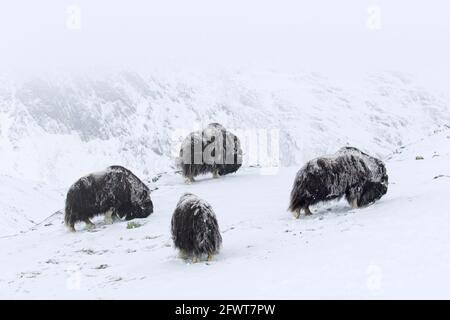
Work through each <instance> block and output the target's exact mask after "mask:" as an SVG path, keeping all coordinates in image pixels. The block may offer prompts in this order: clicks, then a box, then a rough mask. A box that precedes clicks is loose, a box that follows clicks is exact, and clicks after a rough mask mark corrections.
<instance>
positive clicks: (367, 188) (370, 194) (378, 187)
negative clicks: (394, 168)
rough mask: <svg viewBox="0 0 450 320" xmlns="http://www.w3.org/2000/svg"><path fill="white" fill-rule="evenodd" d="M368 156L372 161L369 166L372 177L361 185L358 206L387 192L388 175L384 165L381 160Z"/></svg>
mask: <svg viewBox="0 0 450 320" xmlns="http://www.w3.org/2000/svg"><path fill="white" fill-rule="evenodd" d="M370 158H371V161H372V163H373V165H372V166H371V171H372V178H371V179H370V180H369V181H367V182H366V183H365V184H364V185H363V187H362V190H361V194H360V196H359V199H358V206H365V205H368V204H370V203H372V202H374V201H376V200H378V199H380V198H381V197H382V196H383V195H385V194H386V193H387V189H388V183H389V177H388V175H387V173H386V167H385V165H384V163H383V162H382V161H381V160H379V159H376V158H372V157H370Z"/></svg>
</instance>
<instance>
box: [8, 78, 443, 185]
mask: <svg viewBox="0 0 450 320" xmlns="http://www.w3.org/2000/svg"><path fill="white" fill-rule="evenodd" d="M7 79H8V80H2V81H0V154H1V157H2V163H1V164H2V165H1V166H0V173H3V174H8V175H13V176H17V177H20V178H22V179H31V180H35V181H46V182H51V183H52V184H58V185H59V186H61V187H65V186H67V185H69V184H71V183H72V182H73V181H74V180H75V179H77V178H78V177H80V176H82V175H84V174H86V173H88V172H92V171H98V170H101V169H103V168H105V167H107V166H109V165H111V164H121V165H125V166H127V167H129V168H130V169H132V170H133V171H135V172H136V173H137V174H138V175H139V176H152V175H154V174H157V173H159V172H163V171H170V170H172V169H173V165H174V161H173V157H172V154H171V151H172V150H173V149H174V147H175V145H176V144H175V143H174V142H173V138H174V136H176V133H177V132H181V131H182V130H185V131H187V132H190V131H192V130H193V129H198V128H200V127H202V126H205V125H206V124H208V123H210V122H220V123H222V124H223V125H225V126H226V127H228V128H230V129H250V130H252V129H276V130H280V153H279V154H280V158H281V164H282V165H284V166H292V165H300V164H302V163H303V162H305V161H306V160H308V159H310V158H312V157H315V156H318V155H320V154H323V153H330V152H334V151H335V150H336V149H338V148H340V147H342V146H343V145H346V144H351V145H354V146H357V147H359V148H361V149H363V150H365V151H368V152H370V153H372V154H375V155H380V156H383V155H386V154H389V153H390V152H392V151H393V150H394V149H395V148H397V147H399V146H401V145H403V144H405V143H408V142H412V141H415V140H417V139H419V138H420V137H422V136H424V135H426V134H428V133H431V132H432V131H433V130H435V129H436V128H438V127H440V126H442V125H444V124H449V123H450V112H449V105H450V104H449V100H448V99H447V98H446V97H443V96H441V95H440V94H439V93H437V92H434V91H433V90H430V89H429V88H426V87H421V86H420V85H419V83H417V82H415V81H413V80H412V78H411V77H408V76H406V75H403V74H398V73H382V74H369V75H364V76H361V77H359V76H355V77H348V78H347V79H346V78H345V77H330V78H327V77H325V76H322V75H320V74H317V73H309V72H293V73H291V74H287V73H281V72H272V71H267V72H255V71H252V70H242V71H236V70H233V71H229V72H225V71H222V72H215V73H214V72H210V73H206V72H201V71H199V72H195V71H194V72H188V71H183V72H175V71H173V72H170V71H167V72H166V73H161V72H154V73H150V74H137V73H132V72H122V73H114V74H104V73H100V74H98V75H92V74H90V75H79V76H74V75H71V76H68V75H64V76H63V75H50V76H45V77H41V78H21V79H20V80H15V81H13V80H11V79H12V78H7ZM349 79H351V80H349ZM247 151H248V150H247Z"/></svg>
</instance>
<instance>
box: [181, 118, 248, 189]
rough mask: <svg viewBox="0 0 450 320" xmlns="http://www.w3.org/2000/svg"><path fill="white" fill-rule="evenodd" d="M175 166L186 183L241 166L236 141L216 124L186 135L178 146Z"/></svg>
mask: <svg viewBox="0 0 450 320" xmlns="http://www.w3.org/2000/svg"><path fill="white" fill-rule="evenodd" d="M178 165H179V167H180V169H181V172H182V174H183V176H184V177H185V178H186V181H187V182H193V181H194V177H196V176H198V175H202V174H207V173H212V174H213V177H214V178H218V177H219V176H223V175H226V174H229V173H233V172H236V171H237V170H238V169H239V168H240V167H241V165H242V149H241V145H240V141H239V138H238V137H237V136H235V135H234V134H233V133H231V132H229V131H227V130H226V129H225V128H224V127H223V126H222V125H221V124H219V123H211V124H209V125H208V127H206V128H205V129H204V130H199V131H195V132H192V133H191V134H189V135H188V136H187V137H186V138H185V139H184V141H183V143H182V144H181V149H180V157H179V161H178Z"/></svg>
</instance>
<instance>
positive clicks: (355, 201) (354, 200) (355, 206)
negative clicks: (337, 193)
mask: <svg viewBox="0 0 450 320" xmlns="http://www.w3.org/2000/svg"><path fill="white" fill-rule="evenodd" d="M350 205H351V206H352V208H353V209H356V208H358V200H357V199H353V200H352V201H351V202H350Z"/></svg>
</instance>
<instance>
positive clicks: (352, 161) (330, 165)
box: [289, 147, 388, 218]
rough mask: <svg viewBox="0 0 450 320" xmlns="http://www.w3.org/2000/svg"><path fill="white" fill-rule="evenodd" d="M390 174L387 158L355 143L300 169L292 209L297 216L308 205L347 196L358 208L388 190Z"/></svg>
mask: <svg viewBox="0 0 450 320" xmlns="http://www.w3.org/2000/svg"><path fill="white" fill-rule="evenodd" d="M387 188H388V175H387V174H386V168H385V166H384V164H383V162H382V161H381V160H379V159H376V158H374V157H371V156H369V155H367V154H365V153H364V152H361V151H360V150H358V149H356V148H353V147H344V148H342V149H340V150H339V151H338V152H337V153H336V154H334V155H331V156H324V157H320V158H316V159H313V160H311V161H309V162H308V163H306V164H305V165H304V166H303V167H302V168H301V169H300V170H299V171H298V173H297V175H296V177H295V181H294V185H293V188H292V192H291V201H290V206H289V210H291V211H292V212H293V214H294V216H295V217H296V218H298V217H299V215H300V211H301V210H302V209H304V211H305V214H307V215H308V214H311V211H310V209H309V206H310V205H314V204H316V203H318V202H321V201H327V200H333V199H339V198H341V197H344V196H345V198H346V200H347V201H348V203H349V204H350V205H351V206H352V207H353V208H357V207H360V206H365V205H368V204H370V203H372V202H374V201H376V200H378V199H380V198H381V197H382V196H383V195H384V194H386V192H387Z"/></svg>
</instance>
